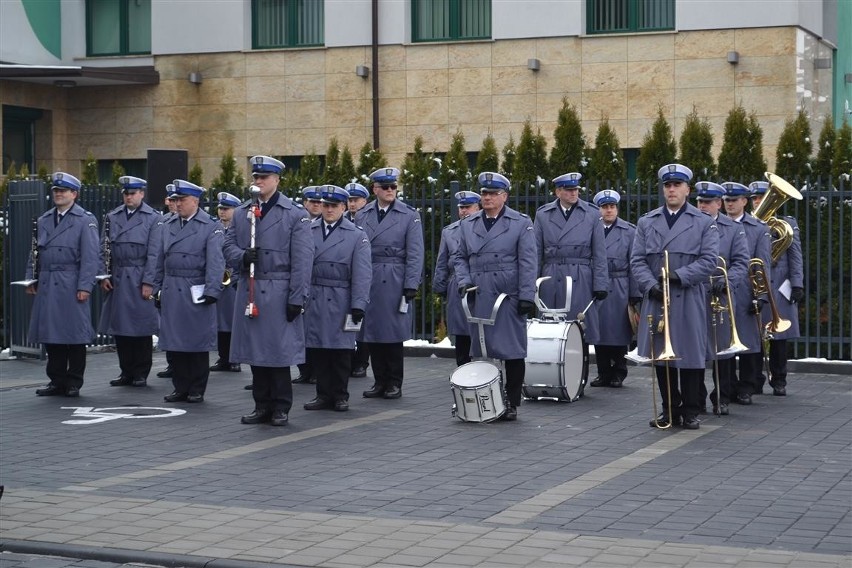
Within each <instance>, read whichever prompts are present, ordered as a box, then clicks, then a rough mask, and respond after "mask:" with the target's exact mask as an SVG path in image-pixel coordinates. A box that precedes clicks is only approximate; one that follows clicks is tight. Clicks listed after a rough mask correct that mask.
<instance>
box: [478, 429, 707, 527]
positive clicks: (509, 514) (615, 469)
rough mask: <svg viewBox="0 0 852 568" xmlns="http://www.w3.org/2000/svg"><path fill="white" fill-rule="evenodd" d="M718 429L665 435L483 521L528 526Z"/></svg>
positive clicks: (684, 431) (685, 431)
mask: <svg viewBox="0 0 852 568" xmlns="http://www.w3.org/2000/svg"><path fill="white" fill-rule="evenodd" d="M718 428H720V426H704V425H702V426H701V429H700V430H683V431H681V432H678V433H677V434H674V435H671V436H666V437H665V438H663V439H662V440H659V441H657V442H654V443H653V444H651V445H650V446H648V447H646V448H641V449H639V450H636V451H635V452H633V453H632V454H629V455H627V456H624V457H621V458H618V459H616V460H613V461H611V462H609V463H608V464H605V465H602V466H600V467H599V468H596V469H593V470H592V471H590V472H588V473H585V474H583V475H581V476H580V477H577V478H576V479H572V480H571V481H566V482H565V483H562V484H560V485H557V486H556V487H551V488H550V489H548V490H546V491H542V492H541V493H539V494H538V495H536V496H535V497H531V498H529V499H527V500H526V501H521V502H520V503H516V504H515V505H512V506H511V507H509V508H507V509H504V510H503V511H500V512H499V513H497V514H496V515H492V516H490V517H488V518H487V519H485V521H484V522H486V523H500V524H504V525H519V524H521V523H525V522H527V521H529V520H531V519H533V518H535V517H537V516H538V515H541V514H542V513H545V512H547V511H549V510H550V509H553V508H555V507H557V506H559V505H561V504H562V503H564V502H565V501H568V500H569V499H571V498H573V497H576V496H577V495H580V494H581V493H583V492H585V491H588V490H589V489H593V488H595V487H597V486H598V485H601V484H603V483H606V482H607V481H610V480H611V479H614V478H616V477H618V476H619V475H622V474H624V473H627V472H628V471H630V470H632V469H635V468H637V467H639V466H640V465H642V464H645V463H648V462H649V461H651V460H653V459H656V458H658V457H660V456H662V455H664V454H667V453H668V452H671V451H672V450H676V449H678V448H680V447H681V446H684V445H686V444H688V443H689V442H692V441H693V440H696V439H697V438H700V437H701V436H704V435H705V434H709V433H710V432H712V431H714V430H716V429H718Z"/></svg>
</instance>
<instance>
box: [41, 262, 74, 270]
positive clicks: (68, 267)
mask: <svg viewBox="0 0 852 568" xmlns="http://www.w3.org/2000/svg"><path fill="white" fill-rule="evenodd" d="M79 268H80V267H79V266H78V265H77V263H66V262H61V263H55V264H48V265H47V267H45V268H44V270H47V271H48V272H76V271H77V270H79Z"/></svg>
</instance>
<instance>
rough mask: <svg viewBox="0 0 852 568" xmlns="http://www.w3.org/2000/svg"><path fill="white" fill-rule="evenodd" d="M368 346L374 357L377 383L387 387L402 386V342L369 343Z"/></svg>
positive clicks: (374, 374)
mask: <svg viewBox="0 0 852 568" xmlns="http://www.w3.org/2000/svg"><path fill="white" fill-rule="evenodd" d="M367 348H368V349H369V350H370V356H371V357H372V359H373V376H374V377H375V378H376V384H377V385H381V386H383V387H384V388H386V389H388V388H390V387H402V367H403V356H402V342H401V341H400V342H399V343H368V344H367Z"/></svg>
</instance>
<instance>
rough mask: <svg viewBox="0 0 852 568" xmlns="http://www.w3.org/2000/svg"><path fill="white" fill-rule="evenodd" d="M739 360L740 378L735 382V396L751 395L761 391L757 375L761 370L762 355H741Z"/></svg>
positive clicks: (761, 387)
mask: <svg viewBox="0 0 852 568" xmlns="http://www.w3.org/2000/svg"><path fill="white" fill-rule="evenodd" d="M739 358H740V378H739V380H738V381H737V388H736V392H737V394H748V395H752V394H755V393H758V392H760V391H761V390H762V389H763V386H762V385H759V379H758V375H759V374H760V373H761V371H762V369H763V354H762V353H760V352H758V353H742V354H740V356H739Z"/></svg>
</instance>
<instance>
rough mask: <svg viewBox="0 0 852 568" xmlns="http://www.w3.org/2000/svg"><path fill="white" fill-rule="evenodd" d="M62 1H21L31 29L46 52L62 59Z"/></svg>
mask: <svg viewBox="0 0 852 568" xmlns="http://www.w3.org/2000/svg"><path fill="white" fill-rule="evenodd" d="M60 2H61V0H21V4H23V6H24V11H25V12H26V13H27V19H28V20H29V22H30V27H31V28H32V29H33V32H35V35H36V37H37V38H38V40H39V42H41V44H42V45H43V46H44V48H45V49H46V50H48V51H49V52H50V53H52V54H53V55H55V56H56V58H57V59H62V24H61V18H60V15H61V12H62V10H61V7H60Z"/></svg>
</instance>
